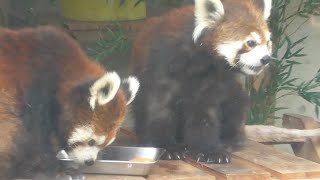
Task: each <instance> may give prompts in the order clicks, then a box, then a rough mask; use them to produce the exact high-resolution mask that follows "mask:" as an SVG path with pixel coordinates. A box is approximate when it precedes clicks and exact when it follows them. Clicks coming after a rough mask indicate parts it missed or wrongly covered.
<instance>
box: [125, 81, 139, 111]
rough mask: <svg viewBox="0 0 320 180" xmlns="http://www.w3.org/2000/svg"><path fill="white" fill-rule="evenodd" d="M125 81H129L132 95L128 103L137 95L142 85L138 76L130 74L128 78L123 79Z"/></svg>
mask: <svg viewBox="0 0 320 180" xmlns="http://www.w3.org/2000/svg"><path fill="white" fill-rule="evenodd" d="M123 83H127V84H128V85H129V91H130V97H129V99H128V101H127V105H128V104H130V103H131V102H132V101H133V100H134V98H135V97H136V95H137V92H138V90H139V87H140V83H139V81H138V79H137V78H136V77H133V76H130V77H128V78H127V79H125V80H123Z"/></svg>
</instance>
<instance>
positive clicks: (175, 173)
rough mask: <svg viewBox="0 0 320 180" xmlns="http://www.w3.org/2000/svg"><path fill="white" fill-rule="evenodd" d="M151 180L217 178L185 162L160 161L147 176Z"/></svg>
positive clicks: (208, 179)
mask: <svg viewBox="0 0 320 180" xmlns="http://www.w3.org/2000/svg"><path fill="white" fill-rule="evenodd" d="M147 179H149V180H164V179H168V180H176V179H183V180H215V179H216V178H215V177H214V176H212V175H210V174H208V173H206V172H204V171H201V170H200V169H198V168H196V167H193V166H191V165H190V164H187V163H185V162H183V161H159V162H158V163H157V164H156V165H154V166H153V168H152V169H151V172H150V174H149V175H148V176H147Z"/></svg>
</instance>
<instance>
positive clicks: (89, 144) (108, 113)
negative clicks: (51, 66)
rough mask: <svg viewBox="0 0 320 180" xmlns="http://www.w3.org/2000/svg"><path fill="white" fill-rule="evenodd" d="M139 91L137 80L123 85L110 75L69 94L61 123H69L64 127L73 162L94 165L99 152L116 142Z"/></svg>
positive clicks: (114, 76) (117, 78)
mask: <svg viewBox="0 0 320 180" xmlns="http://www.w3.org/2000/svg"><path fill="white" fill-rule="evenodd" d="M138 88H139V82H138V81H137V79H136V78H134V77H129V78H127V79H125V80H123V81H122V82H121V80H120V78H119V76H118V75H117V73H115V72H109V73H106V74H105V75H103V76H102V77H100V78H98V79H94V80H88V81H87V82H81V83H79V84H78V85H76V86H75V87H74V88H73V90H71V91H70V92H69V95H68V97H67V99H66V100H65V104H66V105H64V109H63V113H62V114H63V115H62V116H63V117H62V118H61V119H67V120H68V121H69V122H70V123H69V127H65V128H67V129H66V131H67V133H66V134H67V135H66V141H67V142H66V144H67V148H66V149H65V150H66V151H67V154H68V155H69V157H70V158H72V159H74V160H75V161H76V162H78V163H80V164H86V165H92V164H93V163H94V161H95V159H96V158H97V154H98V152H99V151H100V150H102V149H103V148H105V147H106V146H108V145H109V144H111V143H112V142H113V141H114V140H115V138H116V134H117V131H118V130H119V128H120V126H121V124H122V122H123V120H124V117H125V114H126V106H127V105H128V104H130V103H131V102H132V100H133V99H134V97H135V95H136V93H137V91H138ZM62 123H63V122H62ZM60 126H61V125H60ZM62 126H63V124H62ZM66 126H67V125H66Z"/></svg>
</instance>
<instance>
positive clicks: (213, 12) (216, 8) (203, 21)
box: [193, 0, 224, 42]
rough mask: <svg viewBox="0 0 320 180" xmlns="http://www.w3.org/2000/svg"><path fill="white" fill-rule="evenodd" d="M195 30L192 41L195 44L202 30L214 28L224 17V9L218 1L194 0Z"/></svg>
mask: <svg viewBox="0 0 320 180" xmlns="http://www.w3.org/2000/svg"><path fill="white" fill-rule="evenodd" d="M194 15H195V28H194V31H193V40H194V41H195V42H196V41H197V39H198V38H199V37H200V36H201V33H202V31H203V30H204V29H206V28H208V27H214V26H215V25H216V24H217V23H218V22H219V21H220V20H221V19H222V17H223V16H224V7H223V4H222V3H221V1H220V0H196V1H195V8H194Z"/></svg>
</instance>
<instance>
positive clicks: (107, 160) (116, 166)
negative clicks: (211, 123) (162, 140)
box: [57, 146, 165, 176]
mask: <svg viewBox="0 0 320 180" xmlns="http://www.w3.org/2000/svg"><path fill="white" fill-rule="evenodd" d="M164 152H165V150H164V149H161V148H152V147H124V146H109V147H107V148H106V149H105V150H102V151H101V152H100V153H99V155H98V158H97V160H96V162H95V164H94V165H92V166H82V167H77V165H76V163H75V162H74V161H73V160H72V159H68V158H63V156H61V155H58V156H57V157H58V158H59V160H60V162H61V164H62V166H63V168H65V169H72V168H80V169H81V171H82V172H83V173H94V174H115V175H140V176H144V175H147V174H148V173H149V171H150V168H151V167H152V165H153V164H155V163H156V162H157V161H158V160H159V158H160V157H161V156H162V155H163V153H164ZM134 158H147V159H150V160H152V161H151V162H130V160H131V159H134Z"/></svg>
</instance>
